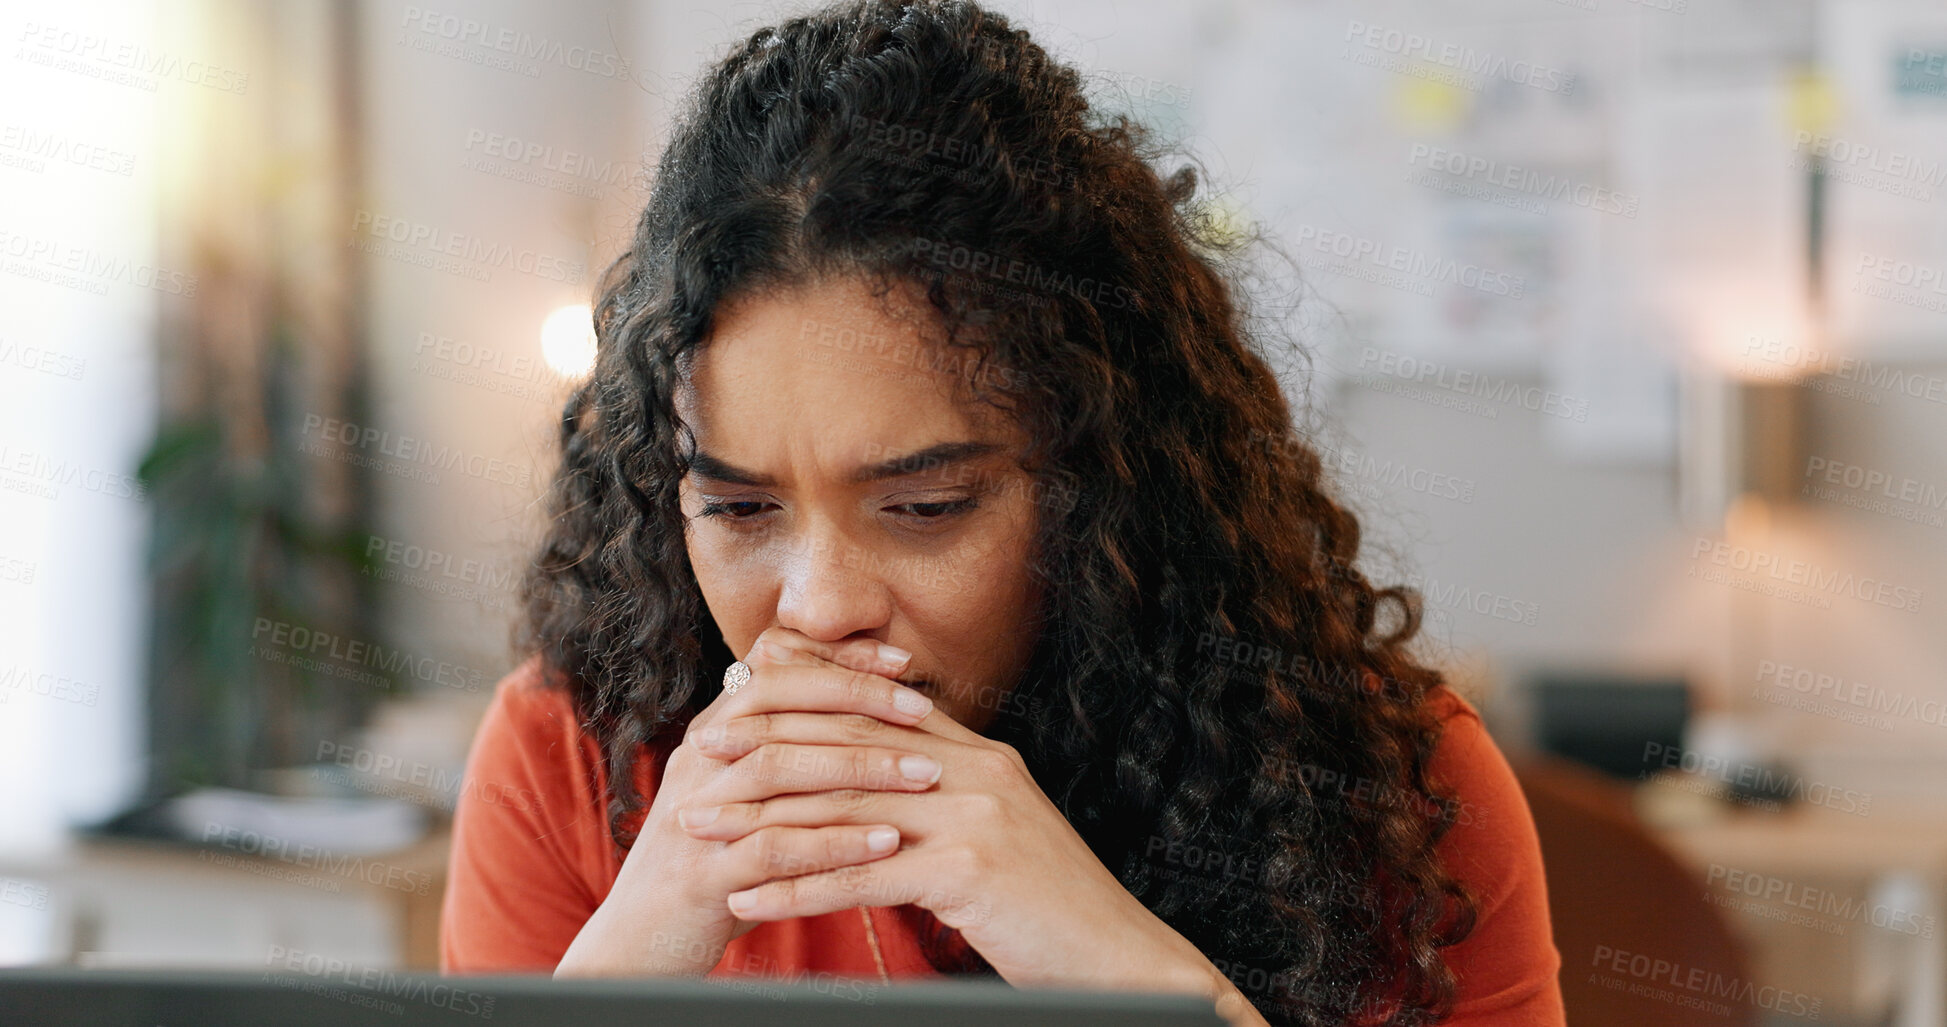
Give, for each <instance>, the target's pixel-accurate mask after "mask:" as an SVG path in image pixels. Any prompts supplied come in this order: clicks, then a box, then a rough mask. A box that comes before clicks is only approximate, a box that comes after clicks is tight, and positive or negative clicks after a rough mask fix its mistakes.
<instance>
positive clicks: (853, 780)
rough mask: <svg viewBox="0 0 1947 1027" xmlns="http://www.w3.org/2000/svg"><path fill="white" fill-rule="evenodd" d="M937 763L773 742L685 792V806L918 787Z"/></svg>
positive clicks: (873, 750) (927, 783)
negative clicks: (688, 793)
mask: <svg viewBox="0 0 1947 1027" xmlns="http://www.w3.org/2000/svg"><path fill="white" fill-rule="evenodd" d="M940 774H941V766H940V762H939V761H938V760H936V759H933V758H932V757H930V756H924V755H921V754H919V753H914V752H904V751H901V750H898V749H885V748H880V747H877V746H861V745H797V744H793V743H789V742H774V743H772V744H769V745H764V746H760V747H759V748H757V749H756V750H755V751H753V752H751V753H750V754H749V755H747V756H745V757H743V758H742V759H739V760H738V761H736V762H735V763H733V764H731V765H730V766H729V767H727V768H725V769H724V770H723V771H722V772H720V773H718V774H717V775H716V776H715V777H713V778H711V779H710V782H709V783H708V784H706V785H704V786H703V787H702V788H700V789H698V790H697V791H695V792H694V793H692V794H691V797H690V802H688V803H685V805H686V806H689V805H715V806H721V805H723V804H725V803H729V802H755V801H757V800H759V799H768V798H770V797H771V796H773V795H785V794H789V793H793V792H820V791H828V790H830V789H833V788H871V789H883V790H887V791H901V792H918V791H925V790H926V789H928V788H931V787H932V786H933V785H934V784H935V783H937V782H938V781H939V779H940Z"/></svg>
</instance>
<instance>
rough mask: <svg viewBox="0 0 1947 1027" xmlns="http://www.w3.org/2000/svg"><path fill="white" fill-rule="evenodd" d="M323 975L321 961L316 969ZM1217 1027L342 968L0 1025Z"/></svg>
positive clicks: (844, 990) (28, 1001)
mask: <svg viewBox="0 0 1947 1027" xmlns="http://www.w3.org/2000/svg"><path fill="white" fill-rule="evenodd" d="M319 962H320V964H322V963H323V960H319ZM375 1023H377V1024H386V1025H388V1027H444V1025H453V1027H559V1025H561V1024H574V1025H577V1027H603V1025H608V1024H615V1025H617V1027H621V1025H624V1024H626V1025H629V1027H709V1025H723V1027H771V1025H777V1027H784V1025H790V1027H894V1025H898V1027H908V1025H911V1024H927V1025H928V1027H934V1025H938V1027H988V1025H997V1024H1005V1025H1007V1027H1224V1021H1223V1020H1222V1019H1221V1018H1219V1017H1218V1016H1217V1013H1216V1011H1215V1009H1214V1008H1213V1007H1212V1006H1211V1004H1210V1003H1209V1002H1206V1001H1203V1000H1201V999H1198V998H1196V997H1195V996H1192V995H1161V994H1124V993H1119V992H1111V991H1052V990H1050V991H1043V990H1034V989H1020V990H1016V989H1015V988H1012V987H1009V986H1008V985H1006V984H1003V983H1000V982H971V981H970V982H959V981H937V982H936V981H922V982H918V983H909V984H902V985H897V986H894V987H890V988H886V987H880V986H878V985H877V984H876V982H861V981H854V980H851V979H849V978H831V977H830V976H829V975H818V978H817V979H815V980H814V979H809V978H808V979H805V980H800V981H798V982H795V983H785V982H782V981H767V980H755V979H717V980H707V981H705V980H696V979H691V978H683V979H671V978H640V979H629V980H623V979H575V980H560V981H557V980H553V979H552V978H549V977H547V976H545V975H530V976H511V977H510V976H483V977H476V976H460V977H442V976H439V975H436V974H428V973H415V972H409V971H394V970H378V969H370V968H367V969H361V968H355V967H347V966H343V965H339V964H337V963H336V962H335V961H334V962H333V964H332V965H331V966H329V967H326V966H322V965H321V966H319V967H317V968H308V967H307V971H306V972H302V973H299V972H289V973H287V972H282V971H274V972H263V971H256V972H247V971H176V972H169V971H152V970H150V971H144V970H85V969H79V968H73V967H44V968H32V969H5V970H0V1024H6V1025H7V1027H41V1025H48V1027H54V1025H62V1027H65V1025H68V1024H88V1025H90V1027H95V1025H105V1027H123V1025H127V1027H156V1025H162V1027H176V1025H178V1024H196V1025H199V1027H261V1025H264V1024H275V1025H277V1027H351V1025H353V1024H375Z"/></svg>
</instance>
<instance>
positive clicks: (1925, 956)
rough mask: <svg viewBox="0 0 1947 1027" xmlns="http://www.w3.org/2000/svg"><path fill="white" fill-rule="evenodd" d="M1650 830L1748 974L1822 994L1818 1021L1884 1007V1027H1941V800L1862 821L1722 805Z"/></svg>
mask: <svg viewBox="0 0 1947 1027" xmlns="http://www.w3.org/2000/svg"><path fill="white" fill-rule="evenodd" d="M1650 827H1651V829H1652V830H1653V831H1654V832H1655V833H1656V834H1657V836H1658V837H1659V838H1661V839H1662V840H1663V841H1664V842H1665V843H1666V844H1667V845H1669V847H1670V848H1671V850H1672V851H1673V852H1674V853H1675V854H1676V855H1677V857H1678V858H1679V859H1680V860H1682V861H1684V862H1686V863H1687V864H1689V865H1690V866H1691V867H1692V868H1693V869H1694V870H1695V871H1696V873H1697V877H1698V879H1699V880H1701V881H1704V882H1706V896H1707V898H1709V899H1710V901H1712V902H1713V903H1714V904H1715V905H1717V906H1718V908H1719V909H1720V911H1721V912H1722V913H1723V915H1724V920H1725V922H1726V923H1727V924H1728V925H1729V926H1730V927H1731V929H1732V930H1733V931H1735V932H1736V933H1738V934H1739V935H1740V936H1741V937H1742V938H1743V939H1744V940H1745V941H1746V942H1747V944H1749V945H1750V948H1751V953H1752V957H1753V964H1754V966H1753V971H1754V974H1755V975H1756V976H1758V977H1760V978H1761V979H1764V980H1767V981H1793V982H1803V983H1801V984H1798V985H1796V986H1797V987H1798V989H1799V990H1801V991H1804V992H1806V993H1807V994H1815V995H1820V996H1823V997H1824V998H1826V1000H1827V1002H1826V1011H1827V1012H1826V1015H1824V1016H1822V1019H1824V1020H1826V1021H1828V1022H1830V1021H1834V1020H1837V1021H1839V1022H1850V1021H1853V1020H1858V1021H1860V1022H1882V1021H1880V1020H1879V1017H1880V1016H1882V1015H1884V1014H1885V1012H1886V1011H1887V1010H1889V1009H1894V1010H1897V1011H1898V1014H1897V1018H1896V1019H1894V1020H1893V1021H1892V1023H1893V1024H1894V1025H1895V1027H1940V1025H1941V1024H1943V1023H1947V1002H1943V994H1942V993H1943V985H1942V982H1943V980H1947V922H1943V917H1942V913H1943V910H1942V908H1941V907H1942V903H1941V898H1942V896H1947V803H1940V802H1937V801H1917V800H1895V801H1891V802H1884V801H1881V802H1876V803H1875V804H1874V806H1873V807H1872V808H1871V810H1870V812H1869V813H1868V814H1867V815H1865V816H1854V815H1850V814H1846V813H1842V812H1839V811H1837V810H1835V809H1829V808H1825V807H1820V806H1811V805H1806V804H1803V803H1800V804H1798V805H1795V806H1793V807H1790V808H1788V809H1787V810H1785V811H1783V812H1779V813H1767V812H1763V811H1757V810H1736V809H1734V808H1731V809H1727V811H1726V812H1725V813H1724V815H1722V816H1719V817H1717V818H1715V819H1711V820H1708V821H1702V822H1696V823H1689V824H1665V825H1662V826H1658V825H1657V824H1655V823H1654V822H1652V823H1651V824H1650ZM1875 920H1878V921H1879V923H1877V924H1876V923H1874V921H1875ZM1835 1007H1836V1008H1835Z"/></svg>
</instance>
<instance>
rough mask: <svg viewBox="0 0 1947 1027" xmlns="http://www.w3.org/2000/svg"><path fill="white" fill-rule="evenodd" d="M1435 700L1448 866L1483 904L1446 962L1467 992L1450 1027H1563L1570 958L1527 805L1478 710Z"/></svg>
mask: <svg viewBox="0 0 1947 1027" xmlns="http://www.w3.org/2000/svg"><path fill="white" fill-rule="evenodd" d="M1426 701H1427V704H1428V705H1429V706H1431V707H1432V708H1433V709H1435V710H1437V711H1438V716H1439V720H1440V724H1441V733H1440V740H1439V742H1438V744H1437V746H1436V747H1435V749H1434V754H1433V762H1432V766H1431V768H1430V770H1429V773H1428V776H1429V777H1430V778H1431V780H1432V783H1433V785H1434V786H1435V788H1436V789H1438V790H1439V791H1441V792H1442V793H1444V794H1446V795H1448V796H1450V797H1451V798H1452V799H1453V800H1454V806H1453V807H1452V809H1453V822H1452V825H1451V826H1450V827H1449V828H1448V830H1447V833H1446V834H1445V836H1444V837H1442V838H1441V840H1440V844H1439V854H1440V862H1441V865H1442V866H1443V867H1444V868H1445V869H1446V871H1447V872H1448V873H1449V874H1451V875H1453V876H1454V877H1455V878H1457V879H1458V880H1459V881H1460V882H1461V883H1462V884H1463V885H1464V886H1465V887H1466V888H1467V890H1468V892H1469V893H1470V894H1471V895H1472V896H1473V898H1474V902H1475V928H1474V932H1473V934H1472V935H1470V936H1469V937H1468V938H1467V939H1466V940H1465V941H1463V942H1461V943H1460V944H1459V945H1456V946H1454V947H1453V948H1451V949H1449V950H1447V952H1446V953H1445V956H1446V959H1447V962H1448V965H1449V966H1451V967H1453V969H1454V971H1455V974H1456V975H1457V976H1458V978H1459V980H1460V986H1461V990H1460V996H1459V1002H1458V1005H1457V1006H1456V1008H1455V1010H1454V1016H1453V1018H1452V1020H1451V1021H1450V1022H1453V1023H1456V1024H1473V1023H1477V1022H1478V1023H1489V1022H1491V1023H1495V1024H1529V1023H1534V1024H1559V1023H1561V1022H1562V1020H1561V1017H1562V1014H1561V992H1560V989H1559V985H1558V984H1557V980H1556V975H1557V974H1558V973H1559V972H1560V968H1561V956H1560V954H1559V952H1558V951H1557V950H1556V948H1555V945H1554V938H1553V934H1552V931H1551V929H1550V927H1549V918H1548V892H1547V883H1546V876H1545V874H1544V871H1543V867H1542V859H1541V842H1540V839H1539V838H1538V837H1537V835H1536V832H1535V824H1534V818H1533V816H1532V815H1531V814H1530V813H1529V811H1528V802H1527V798H1526V797H1525V796H1524V795H1523V794H1522V792H1521V785H1520V782H1519V781H1518V780H1517V779H1516V778H1515V776H1514V770H1513V768H1512V767H1511V766H1509V764H1508V761H1507V757H1506V756H1505V755H1504V754H1503V753H1502V752H1501V749H1500V746H1498V745H1496V744H1495V742H1494V739H1493V737H1492V736H1490V735H1489V734H1488V732H1487V727H1486V725H1485V724H1484V723H1483V722H1482V721H1481V715H1480V711H1479V710H1478V709H1476V708H1475V706H1474V704H1473V703H1471V702H1469V701H1468V700H1467V699H1466V698H1465V697H1463V696H1461V695H1460V694H1459V693H1457V692H1455V691H1453V690H1452V689H1451V688H1448V687H1446V686H1444V685H1442V686H1440V687H1438V688H1435V689H1433V690H1432V691H1430V692H1428V693H1427V697H1426Z"/></svg>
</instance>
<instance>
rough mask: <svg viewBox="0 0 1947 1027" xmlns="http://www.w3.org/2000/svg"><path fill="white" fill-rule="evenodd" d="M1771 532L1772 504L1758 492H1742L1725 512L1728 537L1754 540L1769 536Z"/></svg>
mask: <svg viewBox="0 0 1947 1027" xmlns="http://www.w3.org/2000/svg"><path fill="white" fill-rule="evenodd" d="M1770 533H1771V504H1769V503H1766V502H1765V501H1764V497H1763V496H1760V495H1758V494H1757V493H1756V492H1744V493H1740V494H1739V495H1738V497H1737V498H1736V499H1734V500H1732V501H1731V507H1730V509H1729V510H1726V511H1725V512H1724V535H1725V537H1726V538H1729V539H1734V540H1739V541H1744V542H1752V541H1759V540H1762V539H1764V538H1766V537H1768V536H1769V535H1770Z"/></svg>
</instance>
